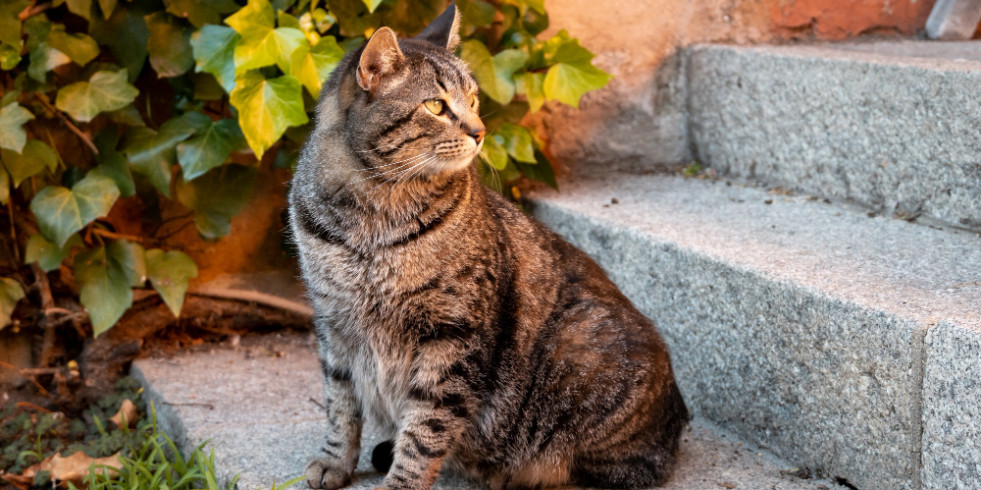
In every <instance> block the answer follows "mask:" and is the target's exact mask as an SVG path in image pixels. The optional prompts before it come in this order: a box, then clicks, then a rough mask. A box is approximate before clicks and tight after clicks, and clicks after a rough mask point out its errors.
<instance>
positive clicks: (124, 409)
mask: <svg viewBox="0 0 981 490" xmlns="http://www.w3.org/2000/svg"><path fill="white" fill-rule="evenodd" d="M136 418H137V413H136V404H135V403H133V402H131V401H129V399H128V398H127V399H125V400H123V404H122V405H121V406H120V407H119V411H118V412H116V415H113V416H112V417H109V420H110V421H111V422H113V423H114V424H116V427H122V426H123V425H124V422H125V425H126V427H132V426H133V425H135V424H136Z"/></svg>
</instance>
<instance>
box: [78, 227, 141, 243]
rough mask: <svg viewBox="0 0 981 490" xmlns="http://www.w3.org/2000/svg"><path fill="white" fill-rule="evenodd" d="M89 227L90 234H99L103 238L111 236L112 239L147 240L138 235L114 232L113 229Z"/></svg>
mask: <svg viewBox="0 0 981 490" xmlns="http://www.w3.org/2000/svg"><path fill="white" fill-rule="evenodd" d="M90 229H91V230H92V234H93V235H99V236H101V237H105V238H112V239H114V240H129V241H131V242H145V241H147V239H146V238H143V237H139V236H136V235H126V234H124V233H116V232H114V231H109V230H103V229H102V228H95V227H92V228H90Z"/></svg>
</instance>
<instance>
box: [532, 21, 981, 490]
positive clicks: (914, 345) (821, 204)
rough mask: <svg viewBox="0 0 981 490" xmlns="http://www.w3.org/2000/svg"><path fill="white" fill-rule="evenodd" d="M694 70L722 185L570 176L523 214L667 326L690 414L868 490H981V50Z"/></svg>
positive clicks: (701, 151)
mask: <svg viewBox="0 0 981 490" xmlns="http://www.w3.org/2000/svg"><path fill="white" fill-rule="evenodd" d="M686 63H687V64H686V70H685V73H684V75H685V79H686V81H685V83H686V91H687V111H688V134H689V138H690V141H691V142H692V145H693V152H694V154H695V155H696V156H697V158H698V160H699V161H700V162H701V163H702V164H704V165H705V166H707V167H709V168H710V169H711V172H710V173H709V174H708V175H709V176H711V175H715V176H716V178H714V179H692V178H682V177H674V176H664V175H643V174H640V175H638V174H636V173H634V174H629V173H617V174H613V175H601V176H598V177H590V178H582V177H580V179H581V180H574V181H568V182H563V183H562V189H561V192H560V193H556V192H550V191H539V192H536V193H533V194H532V195H531V196H530V206H531V209H532V210H533V212H534V214H535V215H536V216H537V217H538V218H539V219H540V220H542V221H543V222H544V223H545V224H547V225H548V226H550V227H552V228H553V229H555V230H556V231H558V232H559V233H560V234H562V235H564V236H565V237H566V238H568V239H569V240H570V241H571V242H572V243H574V244H575V245H577V246H579V247H580V248H582V249H584V250H585V251H586V252H587V253H589V254H590V255H592V256H593V257H594V258H596V259H597V261H598V262H599V263H600V264H601V265H602V266H603V267H604V268H605V269H606V270H607V271H608V272H609V273H610V275H611V277H612V278H613V280H614V281H615V282H616V283H617V284H618V285H620V287H621V288H622V289H623V291H624V292H625V293H626V294H627V296H629V297H630V298H631V299H632V300H633V301H634V302H635V304H636V305H637V306H638V307H639V308H640V309H641V310H642V311H643V312H644V313H645V314H647V315H648V316H650V317H651V318H653V319H655V321H657V322H658V323H659V326H660V329H661V330H662V332H663V333H664V335H665V337H666V338H667V340H668V343H669V345H670V347H671V351H672V355H673V361H674V365H675V368H676V374H677V377H678V379H679V383H680V385H681V388H682V392H683V393H684V394H685V396H686V398H687V400H688V401H689V405H690V406H691V407H692V408H693V409H694V411H695V412H696V413H697V414H698V416H699V417H704V418H705V419H707V420H710V421H712V422H714V423H717V424H719V425H721V426H723V427H725V428H726V429H729V430H732V431H733V432H735V433H736V434H737V435H738V436H739V437H742V438H745V439H747V440H749V441H751V442H753V443H755V444H758V445H760V446H762V447H765V448H768V449H769V450H771V451H772V452H774V453H775V454H777V455H779V456H781V457H784V458H786V459H787V460H788V461H790V462H791V463H792V464H794V465H797V466H801V467H809V468H812V469H814V470H815V471H816V472H817V473H819V474H826V475H828V476H831V477H834V478H839V479H841V480H842V481H847V482H848V483H849V484H850V485H853V486H854V487H856V488H860V489H863V490H866V489H889V490H892V489H920V488H923V489H944V490H946V489H978V488H981V235H979V234H978V231H979V229H981V43H977V42H971V43H937V42H931V43H926V42H913V41H900V42H879V43H851V44H838V45H823V46H779V47H775V46H765V47H736V46H717V45H712V46H697V47H694V48H690V49H689V50H688V51H687V53H686ZM584 173H586V172H580V173H579V174H580V176H581V175H582V174H584ZM593 173H597V172H593ZM897 218H902V219H897ZM908 220H913V221H914V222H909V221H908Z"/></svg>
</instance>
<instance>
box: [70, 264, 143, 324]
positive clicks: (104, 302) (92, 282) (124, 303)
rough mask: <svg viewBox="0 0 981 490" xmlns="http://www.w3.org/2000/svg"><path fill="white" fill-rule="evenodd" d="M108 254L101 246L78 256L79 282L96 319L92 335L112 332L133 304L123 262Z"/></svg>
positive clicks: (76, 267) (82, 299)
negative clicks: (110, 329)
mask: <svg viewBox="0 0 981 490" xmlns="http://www.w3.org/2000/svg"><path fill="white" fill-rule="evenodd" d="M126 259H127V257H125V256H124V257H117V256H115V255H113V254H111V253H108V251H107V249H106V247H97V248H94V249H92V250H88V251H85V252H82V253H80V254H78V255H77V256H75V264H74V267H73V271H74V273H75V279H76V280H78V282H79V283H81V284H82V290H81V294H80V295H79V296H80V298H79V299H81V301H82V306H84V307H85V309H86V310H87V311H88V312H89V318H90V319H91V320H92V333H93V334H94V335H95V336H96V337H98V336H99V334H101V333H102V332H105V331H106V330H109V328H111V327H112V326H113V325H115V324H116V322H117V321H119V318H120V317H122V316H123V313H125V312H126V310H127V309H129V307H130V306H131V305H132V304H133V290H132V289H130V281H129V278H128V277H127V276H126V269H125V268H124V267H123V261H125V260H126Z"/></svg>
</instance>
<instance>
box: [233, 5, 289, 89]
mask: <svg viewBox="0 0 981 490" xmlns="http://www.w3.org/2000/svg"><path fill="white" fill-rule="evenodd" d="M274 22H275V15H274V9H273V7H272V5H270V4H269V2H268V1H266V0H250V1H249V3H248V5H246V6H245V7H244V8H242V9H240V10H239V11H238V12H235V13H234V14H233V15H232V16H230V17H228V18H227V19H225V23H226V24H228V25H229V26H231V27H232V29H235V31H236V32H238V33H239V35H241V36H242V40H241V41H239V43H238V44H237V45H236V46H235V73H244V72H245V71H247V70H250V69H253V68H262V67H263V66H269V65H273V64H275V65H277V66H279V68H280V69H281V70H283V72H285V73H289V72H290V67H289V65H290V56H292V54H293V52H294V51H296V50H297V49H298V48H300V46H303V45H307V41H306V37H305V36H304V35H303V31H301V30H299V29H297V28H294V27H279V28H274Z"/></svg>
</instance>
